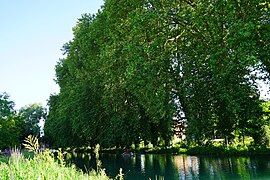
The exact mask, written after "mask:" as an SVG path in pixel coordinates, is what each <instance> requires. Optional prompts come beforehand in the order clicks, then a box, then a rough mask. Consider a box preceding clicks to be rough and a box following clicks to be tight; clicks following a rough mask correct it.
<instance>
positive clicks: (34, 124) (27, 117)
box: [18, 103, 47, 140]
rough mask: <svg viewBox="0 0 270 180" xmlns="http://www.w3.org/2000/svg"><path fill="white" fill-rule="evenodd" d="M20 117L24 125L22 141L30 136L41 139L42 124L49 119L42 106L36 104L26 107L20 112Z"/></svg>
mask: <svg viewBox="0 0 270 180" xmlns="http://www.w3.org/2000/svg"><path fill="white" fill-rule="evenodd" d="M18 116H19V118H20V119H21V121H22V123H23V124H22V128H23V132H22V134H21V136H22V137H21V138H22V140H23V139H25V138H26V137H27V136H28V135H30V134H31V135H34V136H37V137H40V130H41V127H40V123H42V122H41V121H44V120H45V119H46V117H47V110H46V108H44V107H43V106H42V104H39V103H34V104H29V105H26V106H24V107H22V108H21V109H20V110H19V112H18Z"/></svg>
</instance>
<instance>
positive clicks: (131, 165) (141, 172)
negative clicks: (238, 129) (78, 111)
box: [68, 154, 270, 180]
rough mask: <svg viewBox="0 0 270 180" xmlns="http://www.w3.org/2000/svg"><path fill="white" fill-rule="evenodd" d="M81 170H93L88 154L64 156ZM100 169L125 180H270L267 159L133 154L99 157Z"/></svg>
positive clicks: (269, 162)
mask: <svg viewBox="0 0 270 180" xmlns="http://www.w3.org/2000/svg"><path fill="white" fill-rule="evenodd" d="M68 157H70V159H71V161H72V162H73V163H75V164H76V165H77V166H78V167H79V168H81V169H83V170H84V171H87V170H90V169H92V168H93V169H95V168H96V167H95V159H94V156H93V155H90V154H73V155H68ZM100 160H101V161H102V167H103V168H105V169H106V173H107V175H109V176H111V177H115V176H116V175H117V174H118V173H119V169H120V168H122V169H123V173H124V174H125V176H124V177H125V179H127V180H144V179H145V180H149V179H152V180H159V179H165V180H193V179H196V180H197V179H198V180H216V179H226V180H227V179H229V180H231V179H232V180H237V179H260V180H264V179H265V180H266V179H268V180H269V179H270V157H269V156H264V157H262V156H258V157H237V158H235V157H223V158H218V157H205V156H204V157H197V156H187V155H160V154H159V155H157V154H136V155H134V156H131V157H122V156H121V155H115V154H101V155H100Z"/></svg>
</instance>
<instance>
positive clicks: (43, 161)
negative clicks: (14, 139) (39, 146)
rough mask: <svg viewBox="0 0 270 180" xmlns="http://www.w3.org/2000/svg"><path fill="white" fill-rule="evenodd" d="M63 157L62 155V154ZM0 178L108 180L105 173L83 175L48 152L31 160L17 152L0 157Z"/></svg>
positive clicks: (60, 158) (59, 157) (100, 171)
mask: <svg viewBox="0 0 270 180" xmlns="http://www.w3.org/2000/svg"><path fill="white" fill-rule="evenodd" d="M62 155H63V154H62ZM0 177H1V178H3V179H26V180H28V179H40V180H43V179H48V180H50V179H70V180H76V179H78V180H80V179H93V180H99V179H104V180H106V179H110V178H109V177H108V176H107V175H106V174H105V171H103V170H102V169H100V170H99V171H97V172H96V171H94V170H91V171H89V172H88V173H84V172H83V171H82V170H79V169H77V168H76V167H75V166H74V165H70V166H69V165H66V164H65V161H64V159H63V156H62V157H61V154H59V155H58V159H57V160H56V159H55V158H54V155H53V154H52V153H50V152H49V151H44V152H41V153H38V154H36V155H35V156H34V157H33V158H28V157H25V156H24V155H23V154H22V153H21V152H19V151H13V152H12V154H11V156H0Z"/></svg>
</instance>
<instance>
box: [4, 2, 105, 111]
mask: <svg viewBox="0 0 270 180" xmlns="http://www.w3.org/2000/svg"><path fill="white" fill-rule="evenodd" d="M103 4H104V1H103V0H76V1H75V0H0V19H1V20H0V93H2V92H7V93H8V94H9V95H10V99H11V100H13V101H14V102H15V104H16V106H15V108H16V109H19V108H21V107H22V106H25V105H27V104H30V103H42V104H43V105H44V106H45V105H46V104H47V99H48V98H49V96H50V94H53V93H58V92H59V87H58V86H57V85H56V84H55V82H54V81H53V79H54V77H55V71H54V67H55V65H56V62H57V61H58V60H59V59H60V58H62V57H63V56H62V53H61V50H60V49H61V47H62V45H63V44H64V43H66V42H68V41H69V40H71V39H72V37H73V35H72V27H74V26H75V25H76V22H77V19H78V18H80V17H81V14H83V13H91V14H93V13H96V12H97V11H98V9H100V7H101V5H103Z"/></svg>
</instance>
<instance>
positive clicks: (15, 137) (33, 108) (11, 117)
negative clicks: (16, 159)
mask: <svg viewBox="0 0 270 180" xmlns="http://www.w3.org/2000/svg"><path fill="white" fill-rule="evenodd" d="M14 107H15V103H14V102H13V101H12V100H10V97H9V95H8V94H7V93H0V150H1V149H6V148H10V147H15V146H17V147H18V146H20V145H21V142H22V141H23V140H24V139H25V137H27V136H28V135H35V136H37V137H39V136H40V125H39V123H40V121H41V120H44V119H46V116H47V115H46V109H45V108H44V107H42V105H41V104H30V105H27V106H25V107H22V108H21V109H20V110H19V112H16V110H15V109H14Z"/></svg>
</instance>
